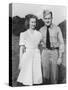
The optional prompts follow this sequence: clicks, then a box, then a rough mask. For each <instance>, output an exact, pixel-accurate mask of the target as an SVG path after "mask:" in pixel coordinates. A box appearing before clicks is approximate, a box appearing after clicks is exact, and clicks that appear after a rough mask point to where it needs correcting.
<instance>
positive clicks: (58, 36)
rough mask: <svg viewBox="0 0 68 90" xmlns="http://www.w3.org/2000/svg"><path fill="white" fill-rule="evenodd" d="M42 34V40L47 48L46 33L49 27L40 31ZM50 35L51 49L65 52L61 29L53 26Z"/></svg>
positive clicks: (44, 27)
mask: <svg viewBox="0 0 68 90" xmlns="http://www.w3.org/2000/svg"><path fill="white" fill-rule="evenodd" d="M40 32H41V34H42V40H43V42H44V44H45V47H46V33H47V27H46V26H43V27H42V28H41V29H40ZM49 34H50V45H51V47H59V51H60V52H64V40H63V36H62V32H61V29H60V27H58V26H56V25H54V24H52V25H51V26H50V28H49Z"/></svg>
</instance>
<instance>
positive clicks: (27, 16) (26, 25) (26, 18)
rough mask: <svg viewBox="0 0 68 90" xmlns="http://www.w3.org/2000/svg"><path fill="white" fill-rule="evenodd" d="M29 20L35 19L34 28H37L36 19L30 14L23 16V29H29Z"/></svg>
mask: <svg viewBox="0 0 68 90" xmlns="http://www.w3.org/2000/svg"><path fill="white" fill-rule="evenodd" d="M31 18H35V19H36V26H37V20H38V19H37V17H36V16H35V15H32V14H28V15H26V16H25V29H29V21H30V19H31Z"/></svg>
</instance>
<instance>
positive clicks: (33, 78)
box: [17, 30, 42, 85]
mask: <svg viewBox="0 0 68 90" xmlns="http://www.w3.org/2000/svg"><path fill="white" fill-rule="evenodd" d="M41 38H42V37H41V33H40V32H38V31H36V30H35V31H34V33H32V34H31V32H30V30H27V31H26V32H24V33H21V34H20V42H19V45H20V46H21V45H25V47H26V52H25V53H24V54H23V55H22V58H21V61H22V63H21V65H22V66H21V70H20V73H19V76H18V79H17V81H18V82H21V83H23V84H25V85H32V84H40V83H42V72H41V56H40V51H39V49H38V44H39V42H40V40H41Z"/></svg>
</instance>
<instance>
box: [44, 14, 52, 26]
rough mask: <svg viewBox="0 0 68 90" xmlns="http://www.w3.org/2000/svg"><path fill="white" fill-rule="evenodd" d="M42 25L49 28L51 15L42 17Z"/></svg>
mask: <svg viewBox="0 0 68 90" xmlns="http://www.w3.org/2000/svg"><path fill="white" fill-rule="evenodd" d="M44 23H45V25H46V26H50V25H51V24H52V16H51V14H47V15H46V16H44Z"/></svg>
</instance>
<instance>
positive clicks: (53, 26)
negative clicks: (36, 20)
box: [53, 24, 61, 31]
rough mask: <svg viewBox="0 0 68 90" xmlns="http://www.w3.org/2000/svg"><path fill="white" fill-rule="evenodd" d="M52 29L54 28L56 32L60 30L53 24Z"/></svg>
mask: <svg viewBox="0 0 68 90" xmlns="http://www.w3.org/2000/svg"><path fill="white" fill-rule="evenodd" d="M53 28H54V29H55V30H56V31H60V30H61V29H60V27H59V26H58V25H55V24H53Z"/></svg>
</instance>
